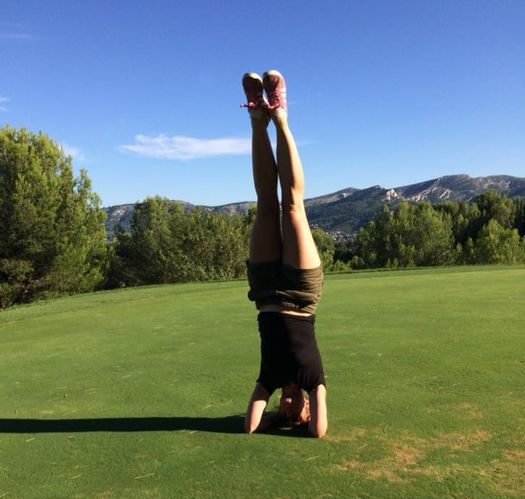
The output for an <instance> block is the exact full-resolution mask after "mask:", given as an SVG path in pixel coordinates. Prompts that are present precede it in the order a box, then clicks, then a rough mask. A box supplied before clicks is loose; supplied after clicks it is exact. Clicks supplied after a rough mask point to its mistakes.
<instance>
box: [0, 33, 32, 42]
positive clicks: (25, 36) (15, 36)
mask: <svg viewBox="0 0 525 499" xmlns="http://www.w3.org/2000/svg"><path fill="white" fill-rule="evenodd" d="M0 38H2V39H3V40H32V39H33V38H34V36H33V35H30V34H29V33H12V32H5V31H2V32H0Z"/></svg>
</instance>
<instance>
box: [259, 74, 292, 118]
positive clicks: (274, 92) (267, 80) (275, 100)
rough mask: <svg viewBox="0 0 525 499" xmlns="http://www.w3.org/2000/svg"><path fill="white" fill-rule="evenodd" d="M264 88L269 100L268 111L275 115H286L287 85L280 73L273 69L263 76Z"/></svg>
mask: <svg viewBox="0 0 525 499" xmlns="http://www.w3.org/2000/svg"><path fill="white" fill-rule="evenodd" d="M263 86H264V90H265V92H266V97H267V98H268V109H270V110H271V111H273V112H274V113H275V114H277V115H278V114H286V112H287V105H286V83H285V81H284V77H283V75H282V74H281V73H279V71H275V70H274V69H271V70H270V71H266V73H264V74H263Z"/></svg>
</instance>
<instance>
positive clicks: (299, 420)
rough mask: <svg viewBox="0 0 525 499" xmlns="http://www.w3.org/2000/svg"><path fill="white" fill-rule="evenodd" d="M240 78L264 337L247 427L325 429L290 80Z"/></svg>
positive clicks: (313, 259)
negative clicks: (272, 407) (270, 408)
mask: <svg viewBox="0 0 525 499" xmlns="http://www.w3.org/2000/svg"><path fill="white" fill-rule="evenodd" d="M242 85H243V88H244V92H245V94H246V98H247V101H248V102H247V104H246V107H247V108H248V112H249V114H250V118H251V120H250V121H251V126H252V166H253V179H254V185H255V191H256V193H257V213H256V218H255V222H254V225H253V229H252V233H251V237H250V246H249V261H248V281H249V285H250V291H249V293H248V297H249V298H250V300H252V301H255V304H256V307H257V308H258V309H259V316H258V323H259V334H260V338H261V366H260V372H259V377H258V379H257V383H256V385H255V388H254V390H253V393H252V396H251V398H250V402H249V404H248V410H247V414H246V419H245V430H246V431H247V432H249V433H252V432H255V431H264V430H265V429H267V428H269V427H271V426H280V425H301V424H306V423H307V424H308V430H309V432H310V433H311V434H312V435H313V436H315V437H323V436H324V435H325V433H326V429H327V426H328V421H327V409H326V386H325V378H324V373H323V366H322V362H321V356H320V354H319V350H318V348H317V342H316V339H315V333H314V321H315V310H316V305H317V302H318V301H319V298H320V296H321V289H322V283H323V272H322V268H321V261H320V259H319V254H318V252H317V248H316V245H315V243H314V240H313V238H312V233H311V231H310V227H309V225H308V220H307V218H306V212H305V209H304V176H303V169H302V165H301V160H300V158H299V153H298V151H297V147H296V144H295V140H294V138H293V135H292V133H291V131H290V128H289V127H288V113H287V106H286V86H285V82H284V78H283V77H282V75H281V74H280V73H279V72H277V71H268V72H266V73H264V75H263V77H262V78H261V77H260V76H259V75H257V74H255V73H246V74H245V75H244V76H243V79H242ZM264 93H266V97H267V100H266V99H265V98H264ZM270 120H271V121H273V123H274V125H275V128H276V132H277V151H276V152H277V157H276V158H275V157H274V154H273V150H272V146H271V142H270V138H269V136H268V131H267V127H268V124H269V122H270ZM278 181H279V183H280V185H281V205H279V198H278V194H277V184H278ZM277 388H281V389H282V394H281V398H280V402H279V410H278V412H277V413H275V414H265V409H266V406H267V403H268V400H269V398H270V396H271V395H272V393H273V392H274V391H275V390H276V389H277ZM306 394H307V396H306Z"/></svg>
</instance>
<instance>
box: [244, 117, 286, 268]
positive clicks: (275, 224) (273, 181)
mask: <svg viewBox="0 0 525 499" xmlns="http://www.w3.org/2000/svg"><path fill="white" fill-rule="evenodd" d="M251 122H252V166H253V182H254V185H255V191H256V193H257V214H256V216H255V222H254V224H253V229H252V233H251V236H250V247H249V254H250V256H249V258H250V262H252V263H264V262H278V261H280V260H281V251H282V248H281V247H282V242H281V227H280V221H279V199H278V197H277V169H276V165H275V159H274V157H273V151H272V146H271V143H270V138H269V137H268V131H267V126H268V122H267V121H266V119H262V118H259V119H252V120H251Z"/></svg>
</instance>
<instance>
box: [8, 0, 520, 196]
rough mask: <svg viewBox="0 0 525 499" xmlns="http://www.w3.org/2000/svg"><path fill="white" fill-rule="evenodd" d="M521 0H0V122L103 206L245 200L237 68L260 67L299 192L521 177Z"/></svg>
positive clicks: (246, 166) (243, 116) (244, 135)
mask: <svg viewBox="0 0 525 499" xmlns="http://www.w3.org/2000/svg"><path fill="white" fill-rule="evenodd" d="M524 26H525V1H523V0H491V1H486V0H426V1H423V0H332V1H330V0H326V1H325V2H319V1H309V0H302V1H298V0H287V1H277V0H266V1H264V2H260V3H258V4H256V3H255V2H246V1H240V0H232V1H211V0H192V1H187V0H186V1H178V0H172V1H168V0H163V1H160V0H150V1H148V2H145V1H144V2H143V1H141V2H139V1H135V0H127V1H126V2H124V1H116V0H86V1H80V0H71V1H66V0H63V1H57V0H46V1H45V2H43V1H41V0H39V1H33V0H3V1H2V8H1V11H0V54H1V56H0V123H2V124H4V123H7V124H9V125H10V126H13V127H26V128H29V129H30V130H33V131H40V130H41V131H43V132H45V133H47V134H48V135H50V136H51V137H52V138H53V139H54V140H56V141H57V142H59V143H60V144H62V146H63V147H64V149H65V150H66V151H67V152H69V153H70V154H72V156H73V158H74V165H75V169H76V170H77V171H78V169H79V168H81V167H82V168H85V169H86V170H87V171H88V175H89V176H90V178H91V179H92V181H93V190H94V191H95V192H97V193H98V194H99V195H100V196H101V198H102V202H103V205H104V206H109V205H113V204H120V203H133V202H136V201H140V200H143V199H144V198H145V197H147V196H152V195H162V196H166V197H168V198H171V199H181V200H185V201H189V202H192V203H196V204H209V205H219V204H224V203H229V202H236V201H245V200H253V199H254V198H255V194H254V190H253V186H252V179H251V171H250V156H249V137H250V135H249V133H250V131H249V123H248V117H247V113H246V111H245V110H243V109H241V108H240V107H239V105H240V104H241V103H243V102H244V98H243V97H244V96H243V93H242V89H241V85H240V80H241V77H242V74H243V73H244V72H245V71H258V72H261V73H262V72H263V71H265V70H267V69H271V68H275V69H278V70H280V71H281V72H282V73H283V74H284V75H285V77H286V79H287V84H288V98H289V121H290V124H291V127H292V130H293V131H294V134H295V136H296V140H297V142H298V143H299V147H300V152H301V157H302V160H303V166H304V169H305V173H306V181H307V186H306V188H307V192H306V194H307V196H308V197H313V196H318V195H322V194H327V193H329V192H333V191H336V190H339V189H342V188H345V187H358V188H365V187H369V186H372V185H377V184H379V185H382V186H383V187H395V186H401V185H406V184H410V183H415V182H418V181H423V180H427V179H430V178H435V177H439V176H442V175H449V174H457V173H466V174H469V175H471V176H484V175H495V174H508V175H515V176H521V177H525V62H524V61H525V29H524Z"/></svg>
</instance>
